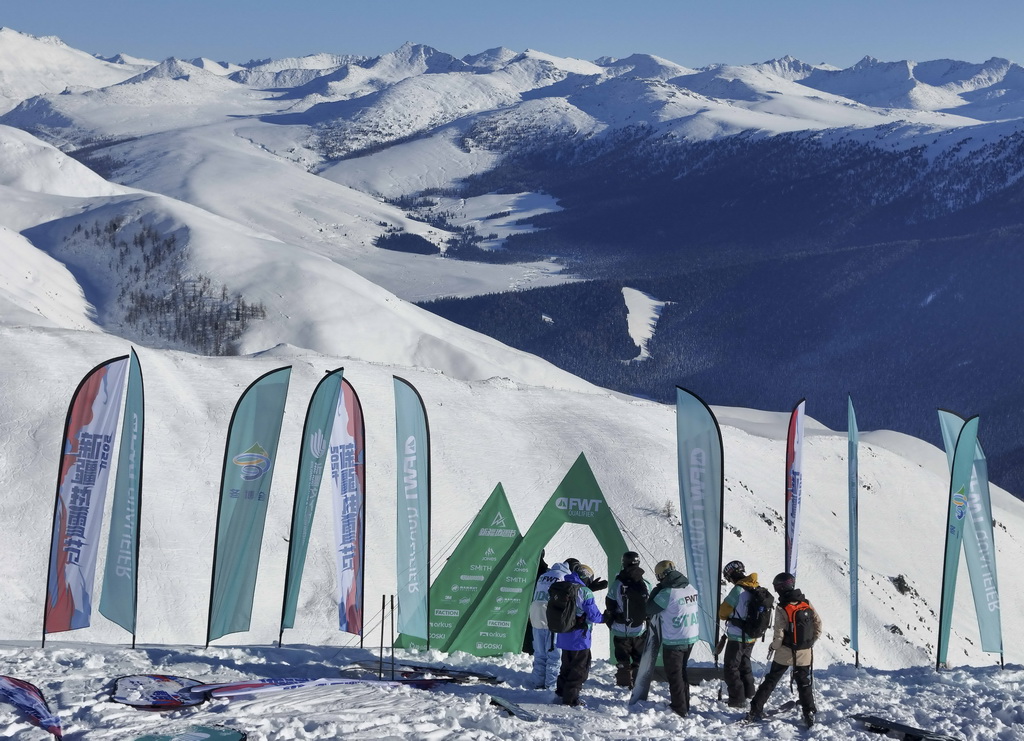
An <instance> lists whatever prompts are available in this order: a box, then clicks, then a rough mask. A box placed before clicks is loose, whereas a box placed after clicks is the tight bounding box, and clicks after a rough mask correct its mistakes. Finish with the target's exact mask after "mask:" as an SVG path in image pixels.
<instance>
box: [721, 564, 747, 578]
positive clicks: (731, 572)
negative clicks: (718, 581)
mask: <svg viewBox="0 0 1024 741" xmlns="http://www.w3.org/2000/svg"><path fill="white" fill-rule="evenodd" d="M746 573H747V570H746V567H745V566H744V565H743V562H742V561H730V562H729V563H727V564H726V565H725V568H724V569H722V576H724V577H725V578H726V580H728V581H738V580H740V579H742V578H743V577H744V576H745V575H746Z"/></svg>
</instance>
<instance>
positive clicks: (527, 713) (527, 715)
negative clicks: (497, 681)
mask: <svg viewBox="0 0 1024 741" xmlns="http://www.w3.org/2000/svg"><path fill="white" fill-rule="evenodd" d="M488 697H489V698H491V705H497V706H498V707H499V708H501V709H502V710H504V711H505V712H506V713H508V714H509V715H512V716H514V717H516V718H519V719H520V720H525V721H529V722H530V723H534V722H536V721H538V720H540V716H539V715H537V714H536V713H535V712H533V711H532V710H527V709H526V708H524V707H523V706H521V705H517V704H516V703H514V702H512V701H511V700H506V699H505V698H504V697H498V696H497V695H488Z"/></svg>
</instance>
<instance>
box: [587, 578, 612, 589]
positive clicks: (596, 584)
mask: <svg viewBox="0 0 1024 741" xmlns="http://www.w3.org/2000/svg"><path fill="white" fill-rule="evenodd" d="M607 588H608V580H607V579H594V580H593V581H592V582H590V591H591V592H600V591H601V590H602V589H607Z"/></svg>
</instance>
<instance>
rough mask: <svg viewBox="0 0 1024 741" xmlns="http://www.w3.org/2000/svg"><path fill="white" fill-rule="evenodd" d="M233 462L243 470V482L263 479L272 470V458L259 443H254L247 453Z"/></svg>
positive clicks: (237, 456) (241, 454) (235, 458)
mask: <svg viewBox="0 0 1024 741" xmlns="http://www.w3.org/2000/svg"><path fill="white" fill-rule="evenodd" d="M231 462H232V463H234V464H235V465H236V466H238V467H239V468H240V469H241V472H240V475H241V477H242V480H243V481H255V480H256V479H261V478H263V476H264V475H265V474H266V473H267V471H269V470H270V456H269V455H268V454H267V451H266V449H264V448H263V446H262V445H260V444H259V443H254V444H253V446H252V447H251V448H249V449H248V450H247V451H245V452H244V453H239V454H238V455H236V456H235V457H234V458H232V459H231Z"/></svg>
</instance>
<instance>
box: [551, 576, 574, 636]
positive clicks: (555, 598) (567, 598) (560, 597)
mask: <svg viewBox="0 0 1024 741" xmlns="http://www.w3.org/2000/svg"><path fill="white" fill-rule="evenodd" d="M579 591H580V585H579V584H577V583H576V582H571V581H556V582H555V583H554V584H552V585H551V588H550V589H549V590H548V604H547V608H546V610H547V613H546V614H547V619H548V630H550V631H551V632H552V633H568V632H569V631H571V630H574V629H575V628H576V595H577V593H578V592H579Z"/></svg>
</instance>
